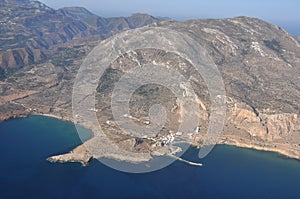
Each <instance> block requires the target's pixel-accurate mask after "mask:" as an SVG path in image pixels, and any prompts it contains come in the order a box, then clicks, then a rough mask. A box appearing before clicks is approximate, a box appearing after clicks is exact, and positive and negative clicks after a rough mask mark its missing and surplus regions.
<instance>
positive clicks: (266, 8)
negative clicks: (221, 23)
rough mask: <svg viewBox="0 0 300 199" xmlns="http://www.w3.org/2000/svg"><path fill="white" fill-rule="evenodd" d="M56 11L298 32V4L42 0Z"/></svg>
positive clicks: (293, 0) (275, 0)
mask: <svg viewBox="0 0 300 199" xmlns="http://www.w3.org/2000/svg"><path fill="white" fill-rule="evenodd" d="M41 1H42V2H43V3H45V4H47V5H48V6H50V7H53V8H61V7H68V6H82V7H85V8H87V9H89V10H90V11H92V12H93V13H95V14H97V15H99V16H103V17H115V16H129V15H131V14H132V13H147V14H151V15H153V16H162V17H170V18H173V19H176V20H184V19H191V18H228V17H235V16H249V17H257V18H260V19H264V20H266V21H269V22H271V23H274V24H277V25H279V26H282V27H283V28H286V29H288V30H291V31H292V32H294V31H299V32H298V33H299V34H298V35H300V27H299V26H300V1H299V0H251V1H250V0H248V1H245V0H206V1H202V0H41Z"/></svg>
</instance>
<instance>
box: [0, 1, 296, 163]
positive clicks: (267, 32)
mask: <svg viewBox="0 0 300 199" xmlns="http://www.w3.org/2000/svg"><path fill="white" fill-rule="evenodd" d="M0 4H1V6H4V7H5V6H6V7H5V8H6V9H3V10H1V12H0V15H1V20H2V21H1V22H0V26H1V28H0V31H1V34H0V35H1V38H0V66H1V67H0V77H1V78H2V80H1V81H0V115H1V118H0V119H2V120H4V119H7V118H10V117H14V116H19V115H28V114H34V113H47V114H52V115H55V116H58V117H60V118H63V119H67V120H72V114H71V113H72V110H71V96H72V86H73V83H74V78H75V76H76V74H77V71H78V69H79V67H80V65H81V63H82V60H83V59H84V58H85V56H86V55H87V54H88V53H89V52H90V51H91V49H92V48H93V47H94V46H95V45H96V44H97V42H95V41H99V40H102V39H104V38H107V37H109V36H111V35H113V34H115V33H118V32H120V31H123V30H126V29H131V28H136V27H140V26H143V25H147V24H150V23H152V22H158V21H159V20H158V19H156V18H153V17H151V16H148V15H142V14H136V15H133V16H131V17H128V18H101V17H98V16H95V15H93V14H92V13H90V12H88V11H87V10H85V9H82V8H65V9H60V10H53V9H51V8H48V7H47V6H45V5H43V4H41V3H38V2H34V1H26V0H24V1H13V0H6V1H1V3H0ZM15 5H18V6H19V7H18V6H15ZM21 8H22V9H21ZM24 9H25V10H27V11H26V12H24ZM156 26H159V27H167V28H170V29H173V30H176V31H179V32H183V33H185V34H188V35H189V36H190V37H192V38H193V39H194V40H196V41H197V42H199V43H200V44H201V45H202V46H205V48H206V49H207V51H208V53H209V55H210V56H211V57H212V59H213V61H214V62H215V63H216V65H217V66H218V68H219V70H220V72H221V74H222V77H223V80H224V83H225V87H226V88H225V89H226V92H227V118H226V124H225V126H224V130H223V133H222V135H221V137H220V139H219V143H226V144H234V145H238V146H243V147H254V148H258V149H262V150H270V151H276V152H280V153H281V154H285V155H288V156H290V157H295V158H299V152H300V145H299V144H300V136H299V135H300V121H299V104H300V98H299V96H300V81H299V77H300V43H299V39H298V38H296V37H294V36H292V35H290V34H289V33H287V32H286V31H284V30H283V29H281V28H280V27H278V26H275V25H272V24H269V23H267V22H264V21H261V20H259V19H253V18H247V17H237V18H232V19H211V20H209V19H207V20H189V21H183V22H175V21H162V22H158V23H155V24H152V25H150V27H156ZM39 60H43V62H39ZM154 61H155V63H158V64H159V63H160V64H162V65H167V66H168V67H172V68H174V69H176V70H177V71H178V72H180V73H182V74H184V75H185V77H187V78H188V79H189V80H190V81H191V84H192V86H193V88H194V90H195V93H196V94H197V96H198V98H199V100H198V101H197V102H198V104H199V106H201V112H200V113H197V114H199V115H200V116H201V117H200V120H201V128H200V129H201V133H203V132H206V130H207V127H208V120H209V113H210V105H211V102H210V101H209V93H208V91H207V86H206V85H205V82H204V80H203V78H202V77H201V76H200V75H199V74H197V73H196V72H195V70H194V69H193V66H192V65H191V64H190V63H189V62H188V61H187V60H184V59H182V58H180V57H179V56H178V55H176V54H172V53H168V52H164V51H162V50H153V49H152V50H151V49H139V50H137V51H136V52H134V53H132V54H124V55H122V56H120V57H119V58H118V59H117V60H116V61H115V62H114V63H112V64H111V66H110V67H109V69H107V70H106V72H105V74H104V76H103V77H102V79H101V81H100V82H101V83H100V84H99V86H98V89H97V92H98V93H97V100H98V103H97V104H96V108H97V109H98V113H97V115H98V118H99V121H100V122H102V123H103V126H104V127H103V128H104V129H106V130H107V134H108V136H109V137H110V138H111V139H112V140H113V141H114V142H115V143H118V144H119V145H120V146H121V147H125V148H126V149H130V150H132V151H145V150H151V147H152V146H154V145H152V144H153V143H149V142H147V140H143V139H136V138H133V137H128V136H127V135H126V136H125V135H122V133H121V134H120V135H114V134H112V133H110V132H114V131H116V130H117V129H116V128H114V127H113V126H107V124H105V122H106V121H107V120H108V119H111V109H110V107H109V105H110V104H111V103H110V95H111V92H112V89H113V87H114V84H115V83H116V82H117V81H118V80H119V78H120V77H121V76H122V75H123V74H125V73H126V72H127V71H128V70H129V69H130V67H132V66H135V65H136V64H139V63H153V62H154ZM178 65H180V66H185V68H184V69H182V68H180V67H178ZM1 74H2V75H1ZM7 74H9V75H7ZM166 93H167V91H166V90H164V89H163V88H161V87H159V86H157V85H149V86H146V87H142V88H140V89H139V90H137V92H135V93H134V95H133V98H132V102H133V103H132V107H131V108H132V110H133V112H132V116H134V117H135V118H136V121H139V122H141V121H144V120H145V118H146V116H147V113H148V110H147V109H148V108H149V107H150V106H151V104H153V103H154V102H160V103H162V104H164V105H166V107H167V108H168V109H170V111H169V113H170V115H171V116H170V117H169V118H168V120H167V122H168V123H167V126H166V129H165V130H164V132H161V135H165V134H167V133H168V132H169V130H176V127H177V126H178V123H179V119H178V115H179V114H180V111H182V110H179V109H176V108H174V107H176V106H177V105H178V104H177V101H176V99H175V98H173V97H171V98H169V97H167V96H166ZM144 105H145V106H144ZM103 107H104V108H103ZM146 119H147V118H146ZM87 126H88V127H90V128H91V129H93V125H92V124H87ZM201 133H200V134H199V135H197V139H193V140H194V141H195V143H194V144H197V145H201V141H202V139H203V137H204V135H203V134H201ZM157 146H158V145H155V146H154V147H157ZM106 147H109V146H106ZM80 149H82V148H80ZM79 151H85V150H84V149H83V150H79ZM78 157H81V156H80V155H79V156H78ZM88 157H89V156H88ZM59 158H61V156H59ZM68 158H70V156H68ZM147 158H148V157H147ZM71 159H72V158H71ZM123 159H124V158H123Z"/></svg>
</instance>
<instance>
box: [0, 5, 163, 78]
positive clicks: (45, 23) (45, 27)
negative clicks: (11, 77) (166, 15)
mask: <svg viewBox="0 0 300 199" xmlns="http://www.w3.org/2000/svg"><path fill="white" fill-rule="evenodd" d="M0 7H1V11H0V73H1V74H2V75H1V76H4V75H5V74H7V73H10V72H13V71H16V70H18V69H19V68H21V67H24V66H26V65H30V64H34V63H37V62H39V61H44V60H46V59H47V58H49V57H50V56H51V55H52V54H53V52H55V51H56V49H57V48H58V47H60V46H62V45H63V44H67V43H70V44H67V45H74V44H76V43H77V44H80V43H84V42H86V41H99V40H102V39H105V38H107V37H109V36H111V35H113V34H116V33H118V32H120V31H123V30H128V29H132V28H137V27H141V26H144V25H148V24H150V23H153V22H157V21H160V19H156V18H154V17H152V16H149V15H143V14H135V15H132V16H130V17H118V18H102V17H99V16H96V15H94V14H92V13H90V12H89V11H87V10H86V9H84V8H78V7H74V8H62V9H59V10H54V9H52V8H50V7H48V6H46V5H45V4H43V3H41V2H38V1H32V0H1V1H0Z"/></svg>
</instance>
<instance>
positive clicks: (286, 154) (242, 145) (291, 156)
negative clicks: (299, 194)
mask: <svg viewBox="0 0 300 199" xmlns="http://www.w3.org/2000/svg"><path fill="white" fill-rule="evenodd" d="M35 115H36V116H43V117H50V118H55V119H58V120H61V121H65V122H72V123H74V122H73V120H72V119H71V118H68V117H62V116H58V115H55V114H49V113H33V114H30V113H29V114H20V115H16V116H11V117H9V118H8V119H6V120H3V121H1V122H4V121H8V120H11V119H18V118H26V117H30V116H35ZM74 125H75V124H74ZM83 127H84V128H87V127H85V126H83ZM87 129H89V128H87ZM93 133H94V132H93ZM224 138H225V139H224ZM222 139H223V140H220V141H218V142H217V145H228V146H235V147H238V148H245V149H253V150H256V151H264V152H273V153H277V154H278V155H281V156H283V157H286V158H289V159H295V160H298V161H300V156H299V155H295V154H292V153H289V152H288V151H285V150H282V149H280V148H270V147H264V146H256V145H253V144H246V143H242V142H237V141H235V140H230V141H231V142H230V141H228V140H226V136H224V135H223V137H222ZM82 145H84V143H82V144H80V145H78V146H77V147H80V146H82ZM191 146H192V147H199V146H197V145H195V144H191ZM77 147H75V148H74V149H73V150H72V151H70V152H69V153H67V154H62V155H68V154H70V153H71V154H72V153H73V151H74V150H76V148H77ZM62 155H56V156H52V157H49V158H47V160H48V161H49V160H52V161H50V162H80V163H81V164H82V165H87V164H88V162H89V161H90V160H91V159H93V158H94V157H91V158H88V160H87V159H85V160H81V159H76V160H66V161H63V160H62V159H59V160H56V161H53V160H54V159H53V157H62ZM178 160H179V159H178ZM120 161H124V160H122V159H120Z"/></svg>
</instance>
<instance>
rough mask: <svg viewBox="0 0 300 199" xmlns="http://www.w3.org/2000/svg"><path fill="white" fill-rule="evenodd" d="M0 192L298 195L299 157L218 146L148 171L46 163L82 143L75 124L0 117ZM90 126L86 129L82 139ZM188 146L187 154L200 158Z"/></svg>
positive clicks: (39, 195) (14, 194)
mask: <svg viewBox="0 0 300 199" xmlns="http://www.w3.org/2000/svg"><path fill="white" fill-rule="evenodd" d="M0 136H1V138H0V158H1V162H0V163H1V164H0V198H1V199H6V198H52V199H55V198H87V199H89V198H97V199H98V198H299V197H300V189H299V185H300V161H297V160H292V159H287V158H284V157H281V156H279V155H278V154H275V153H269V152H261V151H255V150H249V149H241V148H237V147H232V146H225V145H220V146H217V147H216V148H215V149H214V150H213V152H212V153H211V154H210V155H208V156H207V157H206V158H204V159H203V160H201V161H202V162H203V163H204V166H203V167H194V166H190V165H187V164H184V163H182V162H179V161H176V162H175V163H173V164H172V165H170V166H168V167H166V168H164V169H162V170H159V171H156V172H152V173H145V174H128V173H123V172H119V171H116V170H113V169H111V168H108V167H106V166H104V165H103V164H101V163H100V162H98V161H97V160H93V161H92V162H91V163H90V164H89V165H88V166H86V167H83V166H81V165H80V164H78V163H67V164H59V163H55V164H52V163H49V162H47V161H46V158H47V157H49V156H51V155H54V154H58V153H61V152H67V151H69V150H70V149H72V147H74V146H76V145H78V144H80V139H79V138H78V136H77V134H76V130H75V127H74V125H73V124H72V123H69V122H64V121H60V120H57V119H54V118H48V117H42V116H31V117H28V118H23V119H14V120H9V121H6V122H3V123H0ZM90 136H91V133H90V132H89V131H88V130H87V132H86V138H87V139H88V138H89V137H90ZM197 153H198V151H197V150H196V149H195V148H190V149H189V150H188V151H187V152H186V153H185V154H184V158H186V159H189V160H193V161H199V159H198V158H197Z"/></svg>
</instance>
